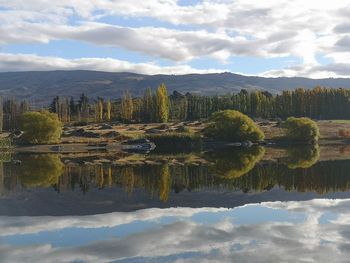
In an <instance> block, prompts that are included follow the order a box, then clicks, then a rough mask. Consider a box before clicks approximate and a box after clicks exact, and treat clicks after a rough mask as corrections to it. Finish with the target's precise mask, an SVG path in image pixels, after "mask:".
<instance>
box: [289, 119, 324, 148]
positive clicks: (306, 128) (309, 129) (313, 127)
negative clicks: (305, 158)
mask: <svg viewBox="0 0 350 263" xmlns="http://www.w3.org/2000/svg"><path fill="white" fill-rule="evenodd" d="M283 127H284V128H286V129H287V134H286V138H287V139H288V140H293V141H296V142H305V143H315V142H317V141H318V140H319V138H320V131H319V129H318V126H317V123H316V122H314V121H313V120H311V119H309V118H305V117H303V118H295V117H289V118H288V119H287V120H286V121H285V123H284V124H283Z"/></svg>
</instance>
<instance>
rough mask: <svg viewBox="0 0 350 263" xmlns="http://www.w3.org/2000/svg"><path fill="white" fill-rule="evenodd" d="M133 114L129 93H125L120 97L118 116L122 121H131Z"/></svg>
mask: <svg viewBox="0 0 350 263" xmlns="http://www.w3.org/2000/svg"><path fill="white" fill-rule="evenodd" d="M133 112H134V105H133V101H132V97H131V94H130V92H129V91H125V92H124V94H123V97H122V102H121V108H120V115H121V119H122V120H124V121H131V120H132V116H133Z"/></svg>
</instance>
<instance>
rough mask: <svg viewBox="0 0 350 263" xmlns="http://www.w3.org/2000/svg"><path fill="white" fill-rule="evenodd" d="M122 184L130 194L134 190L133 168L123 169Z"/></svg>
mask: <svg viewBox="0 0 350 263" xmlns="http://www.w3.org/2000/svg"><path fill="white" fill-rule="evenodd" d="M120 174H121V183H122V185H123V187H124V189H125V190H126V191H127V193H128V194H132V192H133V190H134V183H135V175H134V169H133V168H132V167H123V168H122V169H121V173H120Z"/></svg>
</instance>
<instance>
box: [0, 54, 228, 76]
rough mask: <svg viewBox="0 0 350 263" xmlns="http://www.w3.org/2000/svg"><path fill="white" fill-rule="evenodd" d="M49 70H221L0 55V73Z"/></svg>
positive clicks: (140, 71)
mask: <svg viewBox="0 0 350 263" xmlns="http://www.w3.org/2000/svg"><path fill="white" fill-rule="evenodd" d="M31 70H33V71H49V70H97V71H107V72H134V73H140V74H149V75H153V74H175V75H178V74H188V73H218V72H222V70H215V69H204V70H201V69H195V68H192V67H190V66H188V65H175V66H166V67H163V66H159V65H157V64H155V63H153V62H150V63H131V62H128V61H123V60H118V59H113V58H79V59H63V58H59V57H42V56H37V55H28V54H7V53H0V72H6V71H31Z"/></svg>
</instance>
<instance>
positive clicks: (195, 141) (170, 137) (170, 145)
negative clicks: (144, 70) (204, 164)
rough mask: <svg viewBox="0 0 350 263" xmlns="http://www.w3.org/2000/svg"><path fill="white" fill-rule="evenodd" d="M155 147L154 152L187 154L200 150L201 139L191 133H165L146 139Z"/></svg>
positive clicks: (149, 136) (152, 135)
mask: <svg viewBox="0 0 350 263" xmlns="http://www.w3.org/2000/svg"><path fill="white" fill-rule="evenodd" d="M146 138H147V139H149V140H150V141H151V142H153V143H154V144H155V145H156V149H155V151H156V152H188V151H193V150H199V149H201V145H202V139H201V137H200V136H199V135H197V134H193V133H177V132H165V133H160V134H150V135H148V136H147V137H146Z"/></svg>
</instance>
